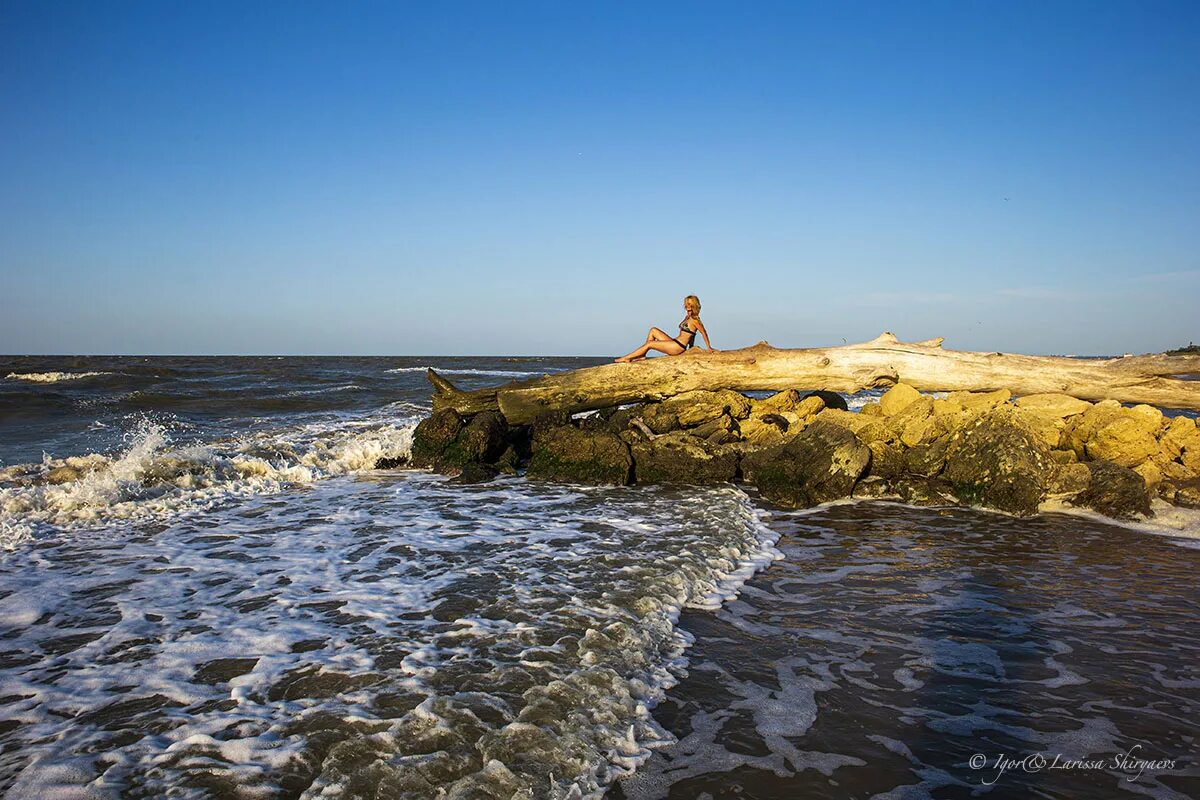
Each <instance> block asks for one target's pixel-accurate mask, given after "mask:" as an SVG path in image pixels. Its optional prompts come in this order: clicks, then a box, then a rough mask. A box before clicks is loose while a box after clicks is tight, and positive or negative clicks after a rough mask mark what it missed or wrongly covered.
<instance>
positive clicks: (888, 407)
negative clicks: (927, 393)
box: [879, 383, 921, 417]
mask: <svg viewBox="0 0 1200 800" xmlns="http://www.w3.org/2000/svg"><path fill="white" fill-rule="evenodd" d="M920 397H921V393H920V392H918V391H917V390H916V389H914V388H913V387H911V386H909V385H908V384H907V383H897V384H896V385H895V386H893V387H892V388H890V389H888V390H887V391H886V392H884V394H883V397H881V398H879V407H880V410H882V411H883V413H884V416H888V417H890V416H893V415H895V414H899V413H900V412H901V411H903V410H904V409H906V408H908V406H909V405H910V404H912V403H913V402H915V401H917V400H919V399H920Z"/></svg>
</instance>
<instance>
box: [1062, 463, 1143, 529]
mask: <svg viewBox="0 0 1200 800" xmlns="http://www.w3.org/2000/svg"><path fill="white" fill-rule="evenodd" d="M1086 463H1087V468H1088V469H1089V470H1091V472H1092V480H1091V482H1090V483H1089V484H1088V488H1087V489H1085V490H1084V491H1082V492H1080V493H1079V494H1078V495H1076V496H1075V497H1074V498H1073V499H1072V500H1071V502H1072V503H1073V504H1075V505H1077V506H1083V507H1085V508H1090V509H1092V510H1093V511H1099V512H1100V513H1101V514H1105V515H1107V516H1110V517H1115V518H1116V519H1131V518H1133V517H1135V516H1136V515H1138V514H1142V515H1144V516H1150V492H1149V491H1148V490H1147V489H1146V482H1145V481H1144V480H1142V476H1141V475H1138V474H1137V473H1136V472H1134V471H1133V470H1131V469H1130V468H1129V467H1122V466H1120V465H1119V464H1113V463H1112V462H1110V461H1088V462H1086Z"/></svg>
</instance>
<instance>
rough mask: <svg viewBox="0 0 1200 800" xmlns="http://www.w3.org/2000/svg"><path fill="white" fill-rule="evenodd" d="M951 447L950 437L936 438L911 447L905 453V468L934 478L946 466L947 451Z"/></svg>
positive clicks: (913, 472)
mask: <svg viewBox="0 0 1200 800" xmlns="http://www.w3.org/2000/svg"><path fill="white" fill-rule="evenodd" d="M949 447H950V439H949V438H948V437H947V438H944V439H934V440H933V441H931V442H927V443H924V444H919V445H917V446H916V447H913V448H910V449H909V450H908V452H906V453H905V454H904V464H905V468H906V469H907V470H908V472H909V473H911V474H913V475H916V476H920V477H925V478H932V477H934V476H936V475H938V474H939V473H940V472H941V471H942V468H943V467H945V466H946V453H947V451H948V449H949Z"/></svg>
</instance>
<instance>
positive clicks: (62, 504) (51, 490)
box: [0, 415, 416, 549]
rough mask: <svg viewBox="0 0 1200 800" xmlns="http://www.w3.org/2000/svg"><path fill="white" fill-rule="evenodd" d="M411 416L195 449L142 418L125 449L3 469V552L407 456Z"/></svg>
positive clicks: (258, 436)
mask: <svg viewBox="0 0 1200 800" xmlns="http://www.w3.org/2000/svg"><path fill="white" fill-rule="evenodd" d="M415 427H416V416H415V415H411V416H409V417H406V418H401V419H399V420H395V421H382V420H380V419H378V418H367V419H351V420H344V421H341V422H339V423H325V424H314V425H308V426H298V427H294V428H290V429H285V430H283V431H275V432H269V433H261V434H254V435H247V436H243V437H240V438H238V439H232V440H228V441H219V442H211V443H200V444H176V443H175V442H174V441H173V438H172V434H171V431H170V428H169V426H168V425H167V424H165V423H163V422H160V421H154V420H151V419H143V420H141V421H140V422H139V423H138V424H137V425H136V426H135V427H134V428H133V429H132V430H131V431H130V432H129V433H128V434H127V435H126V441H127V446H126V448H125V449H124V450H123V451H121V452H120V453H118V454H116V455H112V456H107V455H102V454H96V453H92V454H88V455H85V456H71V457H67V458H63V459H55V458H50V457H49V456H47V457H45V458H44V460H43V461H42V463H40V464H22V465H17V466H13V467H5V468H3V469H0V547H2V548H6V549H12V548H13V547H15V546H17V545H18V544H20V543H21V542H22V541H24V540H26V539H28V538H29V537H30V536H32V535H33V534H34V532H35V531H36V529H37V527H38V526H45V525H53V526H58V527H72V526H79V525H94V524H96V523H101V522H106V521H110V520H129V519H137V518H143V517H151V516H163V515H166V514H172V513H181V512H188V511H197V510H203V509H206V508H211V507H213V506H214V505H217V504H220V503H222V502H225V501H228V500H230V499H232V498H236V497H245V496H248V495H255V494H270V493H275V492H278V491H281V490H282V489H284V488H286V487H288V486H293V485H297V484H310V483H312V482H314V481H317V480H321V479H324V478H328V477H332V476H336V475H344V474H347V473H354V472H363V471H367V470H372V469H374V467H375V464H376V463H377V462H378V461H379V460H380V459H381V458H407V457H408V455H409V452H410V450H411V447H412V433H413V430H414V429H415Z"/></svg>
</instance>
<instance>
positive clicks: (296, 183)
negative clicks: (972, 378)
mask: <svg viewBox="0 0 1200 800" xmlns="http://www.w3.org/2000/svg"><path fill="white" fill-rule="evenodd" d="M688 293H695V294H698V295H699V296H700V298H701V300H702V302H703V304H704V310H703V314H702V318H703V319H704V321H705V324H706V326H707V327H708V329H709V331H710V333H711V334H712V336H713V344H714V345H715V346H716V347H719V348H733V347H738V346H742V345H748V344H753V343H755V342H757V341H759V340H761V339H767V340H769V341H770V342H771V343H772V344H776V345H781V346H782V345H788V346H819V345H829V344H840V343H841V342H842V340H843V339H845V340H849V341H854V340H861V339H867V338H871V337H873V336H874V335H876V334H877V333H879V331H881V330H883V329H885V328H886V329H889V330H892V331H893V332H895V333H896V334H897V335H899V336H900V337H901V338H902V339H913V340H916V339H924V338H928V337H932V336H945V337H946V346H947V347H954V348H965V349H981V350H1010V351H1025V352H1035V353H1079V354H1100V353H1110V352H1143V351H1152V350H1161V349H1164V348H1169V347H1175V346H1178V345H1180V344H1186V343H1187V342H1188V341H1189V340H1193V339H1195V340H1200V323H1198V322H1197V320H1198V319H1200V314H1198V313H1197V311H1198V309H1200V3H1198V2H1194V0H1188V1H1187V2H1179V3H1171V2H1152V1H1145V0H1143V1H1141V2H1129V3H1125V2H1116V1H1115V0H1112V1H1109V0H1105V2H1080V3H1074V2H1048V1H1047V0H1039V1H1038V2H1029V3H1026V2H969V1H963V0H954V1H953V2H945V3H933V2H922V3H896V2H887V3H866V2H854V3H841V2H832V1H831V2H826V3H801V2H787V3H779V4H772V3H766V2H754V3H741V2H728V3H704V2H700V3H696V2H689V3H678V4H675V3H649V2H648V3H632V2H631V3H611V2H604V3H578V2H557V1H556V2H546V3H524V2H481V3H461V2H453V3H451V2H448V3H402V2H386V3H368V2H353V3H337V2H323V3H312V2H290V1H289V2H282V1H280V2H244V1H240V2H230V3H221V2H210V1H209V0H206V1H205V2H190V3H189V2H161V0H154V1H153V2H146V3H132V2H116V1H114V2H93V1H92V0H87V1H86V2H78V3H64V2H48V1H47V0H20V1H19V2H17V1H16V0H0V352H5V353H278V354H290V353H313V354H325V353H329V354H341V353H345V354H565V355H573V354H614V355H615V354H619V353H622V352H625V351H626V350H629V349H630V348H632V347H633V346H635V345H636V344H638V343H639V342H640V341H641V339H642V338H643V337H644V335H645V332H646V329H647V328H648V327H649V326H650V325H659V326H661V327H664V328H666V329H667V330H673V329H674V328H675V326H676V325H677V323H678V322H679V320H680V319H681V318H682V316H683V314H682V310H681V300H682V297H683V296H684V295H685V294H688Z"/></svg>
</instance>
